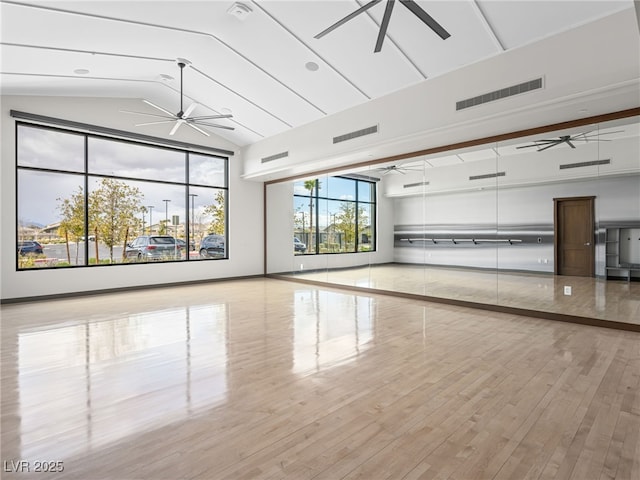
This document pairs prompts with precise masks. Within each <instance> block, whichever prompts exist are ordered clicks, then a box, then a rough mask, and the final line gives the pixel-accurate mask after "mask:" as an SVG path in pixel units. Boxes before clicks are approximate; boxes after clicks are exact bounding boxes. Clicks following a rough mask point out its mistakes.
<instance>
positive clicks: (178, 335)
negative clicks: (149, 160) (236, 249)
mask: <svg viewBox="0 0 640 480" xmlns="http://www.w3.org/2000/svg"><path fill="white" fill-rule="evenodd" d="M226 310H227V309H226V305H224V304H219V305H207V306H188V307H184V308H175V309H166V310H159V311H152V312H145V313H136V314H130V315H127V316H124V317H122V318H115V319H112V320H105V321H100V322H86V323H83V324H78V325H71V326H60V327H57V326H50V327H48V328H45V329H42V330H35V331H28V332H24V333H19V334H18V395H19V416H20V440H21V444H22V446H21V451H20V456H21V458H63V457H64V456H67V455H70V454H73V453H75V452H77V451H81V450H83V449H87V450H92V449H95V448H97V447H100V446H102V445H104V444H106V443H109V442H112V441H115V440H119V439H122V438H123V437H126V436H128V435H131V434H133V433H138V432H140V431H144V430H148V429H153V428H155V427H157V426H158V425H165V424H167V423H168V422H171V421H175V420H178V419H182V418H184V417H186V416H189V415H191V414H192V413H193V412H194V411H197V410H198V409H202V408H204V407H209V406H211V405H213V404H216V403H218V402H222V401H224V399H225V396H226V390H227V385H226V382H227V380H226V364H227V352H226V342H227V339H226V335H227V321H228V320H227V311H226ZM5 386H6V385H5Z"/></svg>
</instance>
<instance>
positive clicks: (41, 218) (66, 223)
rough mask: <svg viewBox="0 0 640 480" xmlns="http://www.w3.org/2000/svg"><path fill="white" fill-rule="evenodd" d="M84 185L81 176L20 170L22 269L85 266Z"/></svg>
mask: <svg viewBox="0 0 640 480" xmlns="http://www.w3.org/2000/svg"><path fill="white" fill-rule="evenodd" d="M82 185H83V177H82V176H80V175H69V174H61V173H47V172H37V171H30V170H18V250H17V251H18V257H17V258H18V268H20V269H23V268H37V267H61V266H69V265H71V266H76V265H84V240H83V238H82V237H83V236H84V196H83V193H82ZM34 242H37V244H36V243H34Z"/></svg>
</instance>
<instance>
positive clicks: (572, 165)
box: [560, 159, 611, 170]
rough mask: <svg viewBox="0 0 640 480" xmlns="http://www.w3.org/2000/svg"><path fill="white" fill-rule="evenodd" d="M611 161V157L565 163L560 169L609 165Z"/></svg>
mask: <svg viewBox="0 0 640 480" xmlns="http://www.w3.org/2000/svg"><path fill="white" fill-rule="evenodd" d="M610 163H611V159H606V160H593V161H591V162H578V163H565V164H564V165H560V170H564V169H565V168H580V167H593V166H594V165H609V164H610Z"/></svg>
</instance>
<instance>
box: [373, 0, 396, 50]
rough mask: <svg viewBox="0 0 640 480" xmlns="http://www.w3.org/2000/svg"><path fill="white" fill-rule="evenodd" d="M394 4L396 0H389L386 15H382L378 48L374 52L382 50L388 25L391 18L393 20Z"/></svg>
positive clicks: (377, 42) (385, 10) (377, 41)
mask: <svg viewBox="0 0 640 480" xmlns="http://www.w3.org/2000/svg"><path fill="white" fill-rule="evenodd" d="M394 4H395V0H387V6H386V7H385V9H384V17H382V25H380V31H379V32H378V39H377V40H376V48H375V49H374V50H373V52H374V53H378V52H379V51H380V50H382V43H383V42H384V37H385V36H386V35H387V27H388V26H389V20H391V13H392V12H393V5H394Z"/></svg>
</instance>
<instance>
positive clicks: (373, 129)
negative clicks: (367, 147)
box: [333, 125, 378, 144]
mask: <svg viewBox="0 0 640 480" xmlns="http://www.w3.org/2000/svg"><path fill="white" fill-rule="evenodd" d="M373 133H378V126H377V125H374V126H373V127H367V128H363V129H362V130H356V131H355V132H351V133H345V134H344V135H339V136H337V137H333V143H334V144H335V143H340V142H345V141H347V140H352V139H354V138H358V137H363V136H365V135H371V134H373Z"/></svg>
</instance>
